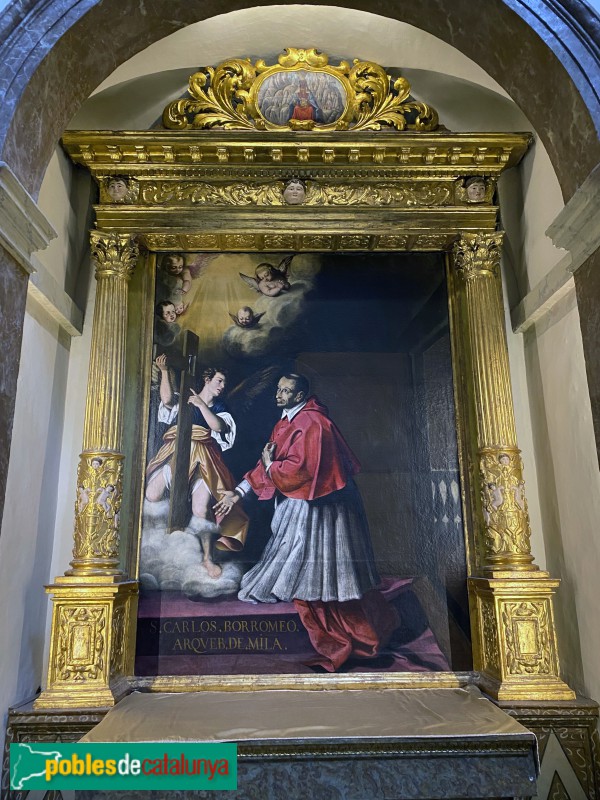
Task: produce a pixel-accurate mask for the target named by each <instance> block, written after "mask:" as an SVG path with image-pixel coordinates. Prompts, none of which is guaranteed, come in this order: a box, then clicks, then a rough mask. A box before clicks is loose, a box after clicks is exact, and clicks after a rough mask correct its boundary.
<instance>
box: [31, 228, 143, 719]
mask: <svg viewBox="0 0 600 800" xmlns="http://www.w3.org/2000/svg"><path fill="white" fill-rule="evenodd" d="M91 249H92V258H93V259H94V261H95V264H96V280H97V289H96V303H95V308H94V321H93V327H92V346H91V353H90V367H89V375H88V385H87V401H86V414H85V424H84V434H83V452H82V453H81V456H80V460H79V468H78V470H77V494H76V500H75V531H74V546H73V560H72V561H71V567H72V569H70V570H68V571H67V572H66V573H65V575H64V576H61V577H58V578H56V580H55V583H54V585H52V586H50V587H48V591H49V592H51V593H52V595H53V617H52V633H51V641H50V658H49V665H48V679H47V688H46V689H45V691H44V692H43V693H42V695H41V696H40V697H39V698H38V700H37V701H36V702H35V706H36V708H57V707H58V708H62V707H70V708H73V707H88V708H89V707H106V706H110V705H113V704H114V703H115V701H116V699H118V697H119V696H120V695H122V694H123V693H124V692H125V691H126V688H127V685H126V680H125V676H126V675H127V674H129V673H131V671H132V665H131V663H130V660H131V656H132V653H133V647H132V640H133V636H134V630H135V614H136V597H137V583H136V582H134V581H129V580H128V579H127V576H126V575H125V574H124V573H123V572H122V571H121V570H120V569H119V511H120V507H121V490H122V472H123V454H122V452H121V447H122V428H123V399H124V382H125V345H126V334H127V290H128V282H129V278H130V277H131V273H132V271H133V269H134V267H135V264H136V261H137V257H138V248H137V245H136V244H135V243H134V241H133V240H132V238H131V236H129V235H128V234H122V233H104V232H100V231H93V232H92V234H91Z"/></svg>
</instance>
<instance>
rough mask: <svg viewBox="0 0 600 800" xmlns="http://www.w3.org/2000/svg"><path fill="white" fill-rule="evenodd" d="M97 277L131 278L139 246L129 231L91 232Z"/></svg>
mask: <svg viewBox="0 0 600 800" xmlns="http://www.w3.org/2000/svg"><path fill="white" fill-rule="evenodd" d="M90 242H91V250H92V259H93V260H94V262H95V264H96V278H97V279H100V278H105V277H110V276H113V275H114V276H116V277H120V278H125V279H126V280H129V278H130V277H131V273H132V272H133V269H134V267H135V265H136V262H137V258H138V255H139V248H138V246H137V244H136V243H135V242H134V240H133V238H132V237H131V236H130V235H129V234H128V233H116V232H114V231H113V232H112V233H105V232H103V231H92V232H91V233H90Z"/></svg>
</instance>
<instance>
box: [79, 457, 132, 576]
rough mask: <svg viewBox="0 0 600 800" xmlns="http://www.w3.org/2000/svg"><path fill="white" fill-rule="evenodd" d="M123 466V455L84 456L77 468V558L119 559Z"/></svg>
mask: <svg viewBox="0 0 600 800" xmlns="http://www.w3.org/2000/svg"><path fill="white" fill-rule="evenodd" d="M122 469H123V456H122V455H116V454H105V453H91V454H89V453H88V454H86V455H82V456H81V458H80V461H79V468H78V470H77V500H76V502H75V533H74V541H75V544H74V548H73V557H74V559H76V560H78V561H79V560H81V559H92V558H103V559H104V558H107V559H118V557H119V510H120V508H121V483H122Z"/></svg>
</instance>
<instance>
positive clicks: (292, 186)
mask: <svg viewBox="0 0 600 800" xmlns="http://www.w3.org/2000/svg"><path fill="white" fill-rule="evenodd" d="M283 199H284V200H285V202H286V203H287V205H288V206H300V205H302V203H304V201H305V200H306V184H305V183H304V181H303V180H302V179H301V178H290V179H289V181H287V182H286V184H285V186H284V187H283Z"/></svg>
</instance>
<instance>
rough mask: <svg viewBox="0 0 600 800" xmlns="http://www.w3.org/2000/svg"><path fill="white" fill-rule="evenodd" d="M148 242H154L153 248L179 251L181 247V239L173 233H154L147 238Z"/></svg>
mask: <svg viewBox="0 0 600 800" xmlns="http://www.w3.org/2000/svg"><path fill="white" fill-rule="evenodd" d="M146 241H148V242H149V243H150V242H152V245H151V246H152V247H156V248H161V249H162V248H169V249H170V250H177V249H178V247H179V246H180V241H179V237H178V236H175V235H174V234H171V233H152V234H148V235H147V236H146Z"/></svg>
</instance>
